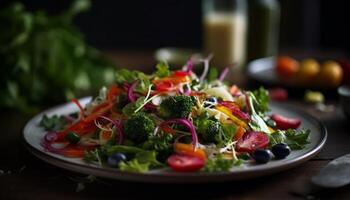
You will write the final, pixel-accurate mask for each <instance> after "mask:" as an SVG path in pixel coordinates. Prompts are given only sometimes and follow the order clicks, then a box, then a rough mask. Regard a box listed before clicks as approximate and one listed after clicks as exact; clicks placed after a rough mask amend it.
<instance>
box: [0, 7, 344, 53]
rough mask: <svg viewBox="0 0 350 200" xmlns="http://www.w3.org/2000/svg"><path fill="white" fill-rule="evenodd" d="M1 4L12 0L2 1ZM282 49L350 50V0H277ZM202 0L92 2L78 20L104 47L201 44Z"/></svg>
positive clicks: (88, 37)
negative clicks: (349, 24)
mask: <svg viewBox="0 0 350 200" xmlns="http://www.w3.org/2000/svg"><path fill="white" fill-rule="evenodd" d="M0 2H1V4H0V5H1V7H4V6H6V5H8V4H9V3H11V2H13V1H10V0H2V1H0ZM20 2H23V3H24V4H25V5H26V6H27V7H28V8H29V9H31V10H36V9H45V10H47V11H48V12H49V13H51V14H55V13H59V12H61V11H62V10H64V9H66V8H67V7H68V6H69V5H70V3H71V1H70V0H60V1H31V0H23V1H20ZM279 2H280V7H281V23H280V39H279V43H280V48H281V49H284V48H288V49H289V48H300V47H303V48H309V49H325V50H330V49H331V50H340V51H349V50H350V38H349V35H350V28H349V26H348V25H347V24H348V20H349V19H350V12H349V11H348V8H349V5H350V3H349V1H342V0H333V1H329V0H313V1H310V0H309V1H305V0H279ZM201 3H202V1H201V0H191V1H185V0H150V1H135V0H129V1H108V0H104V1H93V2H92V5H93V6H92V7H91V9H90V10H89V11H88V12H85V13H82V14H81V15H78V16H77V17H76V18H75V19H74V22H75V24H76V25H77V26H78V27H79V29H80V30H81V31H82V32H83V34H84V35H85V38H86V40H87V41H88V43H89V44H91V45H93V46H95V47H98V48H101V49H116V48H118V49H120V48H123V49H135V48H138V49H155V48H159V47H163V46H178V47H191V48H198V49H199V48H201V47H202V38H203V37H202V21H201V20H202V17H201V14H202V9H201Z"/></svg>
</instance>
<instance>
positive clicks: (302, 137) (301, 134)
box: [286, 129, 311, 150]
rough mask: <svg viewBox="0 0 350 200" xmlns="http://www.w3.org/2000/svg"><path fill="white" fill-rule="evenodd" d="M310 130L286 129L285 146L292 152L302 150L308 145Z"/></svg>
mask: <svg viewBox="0 0 350 200" xmlns="http://www.w3.org/2000/svg"><path fill="white" fill-rule="evenodd" d="M310 132H311V131H310V130H309V129H308V130H306V129H302V130H294V129H288V130H287V131H286V137H287V139H288V140H287V144H288V145H289V147H290V148H291V149H292V150H297V149H303V148H305V145H307V144H309V143H310V141H309V135H310Z"/></svg>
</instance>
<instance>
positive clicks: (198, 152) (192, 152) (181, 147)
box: [175, 143, 207, 160]
mask: <svg viewBox="0 0 350 200" xmlns="http://www.w3.org/2000/svg"><path fill="white" fill-rule="evenodd" d="M175 152H176V153H178V154H183V155H187V156H195V157H198V158H200V159H203V160H207V154H206V153H205V152H204V150H203V149H199V148H197V149H194V148H193V145H192V144H184V143H176V144H175Z"/></svg>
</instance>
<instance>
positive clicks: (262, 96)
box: [253, 87, 270, 114]
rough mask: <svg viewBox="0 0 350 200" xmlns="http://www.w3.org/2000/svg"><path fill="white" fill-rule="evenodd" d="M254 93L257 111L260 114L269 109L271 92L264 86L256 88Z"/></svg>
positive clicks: (254, 103)
mask: <svg viewBox="0 0 350 200" xmlns="http://www.w3.org/2000/svg"><path fill="white" fill-rule="evenodd" d="M253 94H254V98H253V105H254V108H255V111H256V112H257V113H258V114H264V113H266V112H267V111H269V101H270V97H269V92H268V91H267V90H266V89H265V88H264V87H260V88H259V89H257V90H254V91H253Z"/></svg>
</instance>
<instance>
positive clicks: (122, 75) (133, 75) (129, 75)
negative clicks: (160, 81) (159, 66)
mask: <svg viewBox="0 0 350 200" xmlns="http://www.w3.org/2000/svg"><path fill="white" fill-rule="evenodd" d="M115 75H116V76H115V82H116V83H117V84H119V85H122V84H124V83H125V82H127V83H132V82H134V81H139V82H138V84H137V86H136V88H135V91H136V92H141V93H145V92H147V91H148V87H149V85H150V84H151V83H150V81H149V77H148V76H147V75H146V74H144V73H142V72H140V71H130V70H127V69H120V70H117V71H116V73H115Z"/></svg>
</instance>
